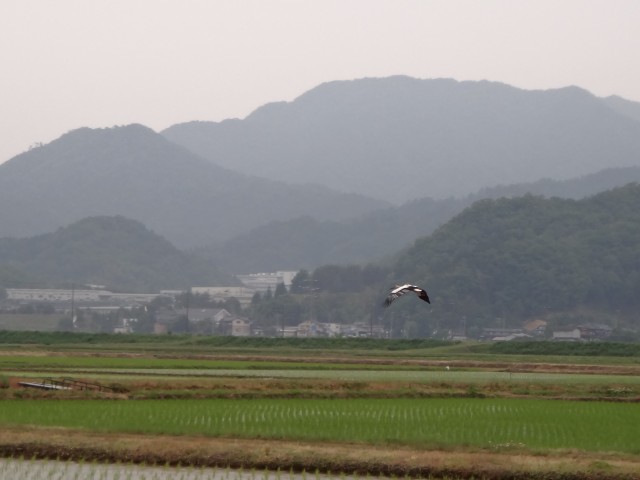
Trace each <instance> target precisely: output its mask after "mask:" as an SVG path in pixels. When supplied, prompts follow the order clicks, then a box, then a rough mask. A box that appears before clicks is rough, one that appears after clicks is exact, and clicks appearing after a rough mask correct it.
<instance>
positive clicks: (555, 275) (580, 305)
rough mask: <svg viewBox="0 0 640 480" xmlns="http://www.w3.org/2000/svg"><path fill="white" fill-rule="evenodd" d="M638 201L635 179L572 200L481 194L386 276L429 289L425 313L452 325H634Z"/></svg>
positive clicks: (639, 298) (639, 274) (638, 287)
mask: <svg viewBox="0 0 640 480" xmlns="http://www.w3.org/2000/svg"><path fill="white" fill-rule="evenodd" d="M638 205H640V185H638V184H629V185H627V186H625V187H621V188H617V189H614V190H611V191H607V192H604V193H601V194H598V195H595V196H593V197H589V198H586V199H583V200H579V201H575V200H566V199H559V198H551V199H545V198H542V197H535V196H530V195H529V196H525V197H520V198H513V199H498V200H482V201H479V202H477V203H476V204H474V205H473V206H472V207H470V208H468V209H466V210H465V211H464V212H462V213H461V214H460V215H458V216H456V217H455V218H454V219H452V220H451V221H450V222H448V223H447V224H446V225H444V226H442V227H441V228H440V229H438V230H437V231H436V232H435V233H434V234H433V235H431V236H429V237H424V238H421V239H419V240H417V241H416V242H415V244H414V245H413V246H412V247H410V248H409V249H408V250H407V251H406V252H404V253H402V254H401V255H400V256H399V258H398V261H397V263H396V265H395V267H394V272H393V274H392V275H391V277H392V278H393V279H395V280H400V281H411V282H415V283H418V284H421V285H425V286H427V287H428V289H429V292H430V295H431V296H432V300H433V305H432V308H433V312H432V313H431V314H430V317H432V318H440V319H443V320H447V321H449V322H450V323H449V324H450V325H459V324H460V322H462V321H463V319H464V321H465V322H467V325H470V324H474V325H482V324H484V325H489V324H496V323H498V324H500V325H502V324H506V325H509V324H513V325H516V324H519V322H520V321H521V320H522V319H526V318H532V317H536V316H545V315H548V314H551V313H557V312H574V313H575V312H577V311H583V312H584V311H592V312H601V314H602V316H601V317H600V318H601V319H604V318H606V316H607V315H622V316H623V317H624V316H625V315H626V316H627V318H635V320H633V321H635V322H637V321H638V320H637V315H636V316H635V317H634V316H633V315H631V313H632V312H637V311H638V307H640V295H638V292H640V242H639V241H638V239H640V209H639V208H638ZM405 306H406V307H407V308H409V309H410V308H411V307H415V304H412V303H410V302H406V303H405ZM636 326H637V325H636Z"/></svg>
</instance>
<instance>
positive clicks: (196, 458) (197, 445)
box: [0, 428, 640, 480]
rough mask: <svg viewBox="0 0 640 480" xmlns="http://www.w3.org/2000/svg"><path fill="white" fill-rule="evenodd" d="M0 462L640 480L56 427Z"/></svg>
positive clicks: (458, 453)
mask: <svg viewBox="0 0 640 480" xmlns="http://www.w3.org/2000/svg"><path fill="white" fill-rule="evenodd" d="M0 456H3V457H14V458H17V457H24V458H47V459H59V460H84V461H93V460H95V461H99V462H109V463H110V462H134V463H144V464H147V465H154V464H156V465H166V464H170V465H182V466H186V465H191V466H198V467H222V468H226V467H232V468H242V469H253V468H255V469H259V470H262V469H268V470H278V469H280V470H282V471H297V472H301V471H307V472H316V471H319V472H321V473H334V474H338V473H339V474H359V475H366V474H370V475H384V476H396V477H400V476H410V477H415V478H418V477H419V478H426V477H428V476H429V475H431V476H433V477H447V478H459V479H470V478H476V479H477V478H485V479H489V480H503V479H505V480H506V479H511V480H518V479H522V480H524V479H539V478H544V479H545V480H555V479H557V480H578V479H599V480H614V479H615V480H620V479H626V480H630V479H640V457H637V456H627V455H613V454H611V455H606V454H586V453H581V452H553V453H549V454H537V455H534V454H531V453H530V452H525V451H520V450H511V451H505V452H497V451H496V452H490V451H482V450H463V449H452V450H449V451H440V450H420V449H415V448H409V447H392V448H390V447H389V446H371V445H361V444H335V443H331V444H325V443H305V442H290V441H274V440H240V439H232V438H205V437H188V436H179V437H173V436H144V435H131V434H106V433H93V432H85V431H79V430H68V429H62V428H11V429H3V430H2V431H1V432H0Z"/></svg>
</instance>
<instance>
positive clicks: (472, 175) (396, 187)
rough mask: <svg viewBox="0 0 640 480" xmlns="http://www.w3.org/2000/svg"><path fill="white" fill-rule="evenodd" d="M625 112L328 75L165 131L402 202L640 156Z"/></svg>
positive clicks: (228, 156)
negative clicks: (287, 98)
mask: <svg viewBox="0 0 640 480" xmlns="http://www.w3.org/2000/svg"><path fill="white" fill-rule="evenodd" d="M630 103H631V105H629V104H625V105H626V107H629V106H630V107H634V106H635V105H634V104H633V102H630ZM621 109H622V107H616V108H614V107H613V106H612V103H611V101H609V102H607V101H605V100H603V99H599V98H597V97H595V96H594V95H592V94H591V93H589V92H588V91H586V90H584V89H582V88H579V87H564V88H561V89H555V90H522V89H518V88H516V87H512V86H509V85H506V84H503V83H499V82H489V81H486V80H485V81H479V82H475V81H464V82H458V81H456V80H453V79H415V78H412V77H406V76H394V77H386V78H365V79H358V80H349V81H334V82H327V83H324V84H321V85H319V86H317V87H315V88H313V89H311V90H309V91H307V92H305V93H303V94H302V95H300V96H299V97H297V98H296V99H294V100H293V101H291V102H274V103H271V104H266V105H263V106H261V107H259V108H257V109H256V110H255V111H254V112H252V113H251V114H249V115H248V116H247V117H246V118H245V119H242V120H240V119H235V120H233V121H226V122H220V123H216V122H188V123H184V124H177V125H173V126H171V127H169V128H167V129H165V130H163V131H162V132H160V133H161V134H162V135H164V136H165V137H167V138H169V139H170V140H172V141H174V142H176V143H179V144H181V145H183V146H185V147H187V148H189V149H191V150H192V151H194V152H197V153H198V154H200V155H202V156H203V157H205V158H208V159H209V160H210V161H213V162H215V163H218V164H220V165H225V166H228V167H230V166H232V165H233V168H234V169H236V170H238V171H243V172H253V173H256V174H258V175H261V176H264V177H270V178H280V179H283V180H286V181H291V182H295V183H300V182H304V181H309V180H310V179H314V181H317V182H319V183H322V184H324V185H327V186H330V187H332V188H335V189H337V190H339V191H343V192H358V193H361V194H364V195H368V196H375V197H377V198H381V199H384V200H387V201H391V202H393V203H395V204H401V203H404V202H406V201H409V200H413V199H416V198H423V197H427V196H430V197H433V198H446V197H449V196H464V195H467V194H469V193H472V192H474V191H477V190H479V189H481V188H484V187H488V186H491V185H495V184H500V183H521V182H530V181H534V180H537V179H539V178H544V177H550V178H553V179H566V178H571V177H574V176H579V175H584V174H588V173H594V172H596V171H598V170H600V169H602V168H603V167H605V166H611V167H622V166H632V165H638V164H640V122H638V121H637V120H635V119H634V118H633V116H631V115H628V114H624V113H622V111H621ZM631 109H633V108H631ZM334 169H335V170H336V171H339V172H340V175H335V174H333V173H332V171H333V170H334Z"/></svg>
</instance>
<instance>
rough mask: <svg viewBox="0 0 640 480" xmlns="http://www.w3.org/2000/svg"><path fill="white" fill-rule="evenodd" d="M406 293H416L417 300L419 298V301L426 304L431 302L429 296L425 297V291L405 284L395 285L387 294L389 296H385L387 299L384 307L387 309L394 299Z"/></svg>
mask: <svg viewBox="0 0 640 480" xmlns="http://www.w3.org/2000/svg"><path fill="white" fill-rule="evenodd" d="M407 292H416V295H418V298H420V300H424V301H425V302H427V303H431V301H430V300H429V295H427V291H426V290H424V289H422V288H420V287H416V286H415V285H411V284H409V283H407V284H405V285H397V286H396V287H394V288H393V289H391V291H390V292H389V295H387V298H386V299H385V300H384V306H385V307H388V306H389V305H391V302H393V301H394V300H395V299H396V298H399V297H401V296H402V295H404V294H405V293H407Z"/></svg>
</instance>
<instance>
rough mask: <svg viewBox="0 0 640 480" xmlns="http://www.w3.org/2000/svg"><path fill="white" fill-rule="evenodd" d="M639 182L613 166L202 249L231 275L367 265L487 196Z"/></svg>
mask: <svg viewBox="0 0 640 480" xmlns="http://www.w3.org/2000/svg"><path fill="white" fill-rule="evenodd" d="M634 181H635V182H640V167H627V168H610V169H606V170H602V171H600V172H597V173H594V174H590V175H585V176H583V177H579V178H574V179H570V180H563V181H558V180H551V179H548V178H547V179H542V180H539V181H537V182H533V183H523V184H515V185H502V186H496V187H493V188H487V189H483V190H482V191H480V192H478V193H475V194H473V195H469V196H467V197H465V198H448V199H440V200H436V199H432V198H423V199H420V200H415V201H413V202H409V203H407V204H405V205H402V206H400V207H389V208H386V209H381V210H379V211H376V212H373V213H370V214H367V215H363V216H360V217H357V218H353V219H350V220H349V221H345V222H335V221H334V222H330V221H325V222H321V221H318V220H315V219H313V218H311V217H304V218H297V219H293V220H286V221H278V222H271V223H269V224H267V225H264V226H260V227H258V228H256V229H254V230H252V231H250V232H248V233H246V234H242V235H239V236H237V237H234V238H233V239H231V240H229V241H227V242H224V243H222V244H217V245H210V246H207V247H204V248H202V249H200V250H199V252H201V253H202V254H203V255H206V256H207V257H208V258H211V259H212V260H213V261H214V262H215V264H216V265H218V266H219V267H220V268H221V269H223V270H225V271H228V272H233V273H251V272H263V271H264V272H269V271H276V270H282V269H289V270H295V269H299V268H306V269H312V268H315V267H318V266H320V265H325V264H345V263H363V262H370V261H374V260H376V259H380V258H383V257H386V256H389V255H393V254H395V253H397V252H398V251H399V250H400V249H402V248H404V247H406V246H408V245H409V244H410V243H412V242H413V241H414V240H415V239H416V238H418V237H423V236H425V235H429V234H431V233H432V232H433V231H434V230H435V229H436V228H438V227H439V226H441V225H443V224H445V223H446V222H447V221H449V220H450V219H451V218H452V217H453V216H454V215H456V214H458V213H460V212H461V211H462V210H464V209H465V208H466V207H469V206H470V205H472V204H473V203H474V202H476V201H478V200H481V199H483V198H500V197H516V196H522V195H525V194H527V193H531V194H534V195H542V196H545V197H561V198H574V199H578V198H583V197H585V196H589V195H594V194H596V193H600V192H603V191H605V190H610V189H612V188H615V187H620V186H623V185H625V184H627V183H629V182H634Z"/></svg>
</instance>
